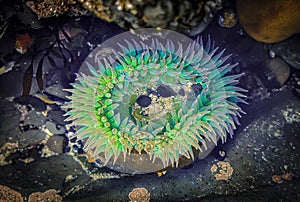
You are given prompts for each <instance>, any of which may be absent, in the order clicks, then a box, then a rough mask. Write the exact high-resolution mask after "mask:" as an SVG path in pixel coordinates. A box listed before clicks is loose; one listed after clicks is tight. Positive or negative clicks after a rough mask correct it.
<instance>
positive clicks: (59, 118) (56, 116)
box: [48, 110, 66, 125]
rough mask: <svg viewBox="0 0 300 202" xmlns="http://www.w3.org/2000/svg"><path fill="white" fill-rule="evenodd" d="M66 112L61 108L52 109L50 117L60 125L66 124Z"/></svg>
mask: <svg viewBox="0 0 300 202" xmlns="http://www.w3.org/2000/svg"><path fill="white" fill-rule="evenodd" d="M64 114H65V113H64V112H63V111H61V110H52V111H49V113H48V117H49V118H50V119H52V120H53V121H55V122H56V123H58V124H59V125H66V122H65V117H64V116H63V115H64Z"/></svg>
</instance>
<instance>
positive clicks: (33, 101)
mask: <svg viewBox="0 0 300 202" xmlns="http://www.w3.org/2000/svg"><path fill="white" fill-rule="evenodd" d="M28 104H30V105H31V106H32V107H33V108H34V109H35V110H36V111H39V112H42V111H46V109H47V106H46V103H45V102H43V101H42V100H40V99H38V98H36V97H31V98H30V99H29V100H28Z"/></svg>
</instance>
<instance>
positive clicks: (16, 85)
mask: <svg viewBox="0 0 300 202" xmlns="http://www.w3.org/2000/svg"><path fill="white" fill-rule="evenodd" d="M22 80H23V72H18V71H14V70H12V71H9V72H7V73H5V74H2V75H0V86H1V88H0V96H1V97H19V96H21V95H22V92H23V83H22V82H21V81H22ZM16 81H18V82H16Z"/></svg>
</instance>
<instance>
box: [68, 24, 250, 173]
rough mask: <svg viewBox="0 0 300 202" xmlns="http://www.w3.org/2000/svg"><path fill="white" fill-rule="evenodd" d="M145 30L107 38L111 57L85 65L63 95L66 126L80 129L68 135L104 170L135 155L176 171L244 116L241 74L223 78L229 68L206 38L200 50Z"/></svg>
mask: <svg viewBox="0 0 300 202" xmlns="http://www.w3.org/2000/svg"><path fill="white" fill-rule="evenodd" d="M146 30H148V29H146ZM148 32H151V34H149V35H147V36H141V35H132V36H131V39H130V40H126V39H124V37H121V38H122V39H121V40H119V41H118V42H116V40H117V39H116V38H113V39H111V41H112V44H110V45H111V46H113V45H115V46H114V47H112V48H111V51H110V52H111V53H112V54H109V55H106V56H105V57H102V58H99V57H97V58H95V61H96V66H95V65H91V64H90V63H87V66H88V70H89V73H90V75H87V74H84V73H81V74H79V75H78V78H77V82H76V83H74V84H73V87H74V88H73V89H67V91H69V92H71V93H72V95H71V96H69V99H70V102H69V103H68V104H67V105H66V106H65V108H66V109H69V110H68V112H67V114H66V115H67V116H68V118H67V121H73V123H74V124H75V125H78V126H80V129H79V130H77V132H76V133H75V136H76V137H77V138H78V139H80V140H83V141H84V145H85V146H84V149H85V151H90V152H92V154H93V155H94V156H96V157H97V156H100V158H99V159H101V161H103V162H104V163H105V164H108V163H112V164H115V163H116V162H118V163H120V159H121V162H126V158H129V157H130V155H131V154H135V155H136V159H135V160H133V164H137V162H138V161H139V158H140V157H141V156H142V155H143V157H145V156H147V157H148V159H150V160H151V161H152V162H153V163H154V162H157V161H158V162H159V163H161V164H162V167H161V168H165V167H167V166H172V167H177V166H178V164H179V161H180V158H181V157H185V158H186V159H192V160H194V155H195V153H197V152H202V151H205V150H206V149H207V146H206V145H207V142H213V143H214V144H217V141H218V140H219V139H221V140H222V142H225V141H226V137H227V133H229V134H230V135H231V136H232V135H233V129H235V128H236V125H235V124H236V123H239V122H238V117H240V116H241V115H240V114H241V113H244V112H243V110H242V109H241V108H240V107H239V106H238V105H237V103H238V102H245V101H244V100H243V97H245V96H244V95H243V94H242V93H241V92H244V91H245V90H244V89H242V88H240V87H237V86H235V84H237V83H238V79H239V78H240V77H241V76H242V74H236V75H229V74H228V73H229V72H230V71H231V70H232V69H233V68H234V67H235V66H236V65H237V64H233V65H231V64H227V63H226V60H227V59H228V58H229V57H230V55H228V56H222V55H223V53H224V50H223V51H221V52H219V53H217V50H218V48H213V46H212V44H211V41H210V38H208V41H207V43H206V45H204V44H203V42H202V38H198V39H197V40H195V41H192V40H187V39H186V38H187V37H185V38H184V37H183V38H179V39H178V37H177V38H176V37H175V38H174V37H173V38H172V37H171V36H170V37H161V36H164V34H167V33H165V32H164V31H160V32H157V31H153V30H152V29H150V31H149V30H148ZM161 33H162V34H161ZM168 33H169V32H168ZM171 33H173V32H171ZM173 34H174V33H173ZM175 40H178V41H175ZM106 52H107V51H106ZM97 55H98V54H95V53H94V54H93V55H92V56H97ZM195 151H197V152H195ZM139 155H140V156H139ZM151 161H150V162H151ZM147 162H148V163H149V161H147Z"/></svg>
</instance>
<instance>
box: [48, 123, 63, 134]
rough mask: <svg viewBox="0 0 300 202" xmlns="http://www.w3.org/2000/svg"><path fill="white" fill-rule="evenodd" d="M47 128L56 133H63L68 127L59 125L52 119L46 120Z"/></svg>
mask: <svg viewBox="0 0 300 202" xmlns="http://www.w3.org/2000/svg"><path fill="white" fill-rule="evenodd" d="M46 128H47V129H48V130H49V131H50V132H51V133H53V134H55V135H62V134H64V133H65V132H66V128H65V127H64V126H61V125H58V124H56V123H54V122H52V121H47V122H46Z"/></svg>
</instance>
